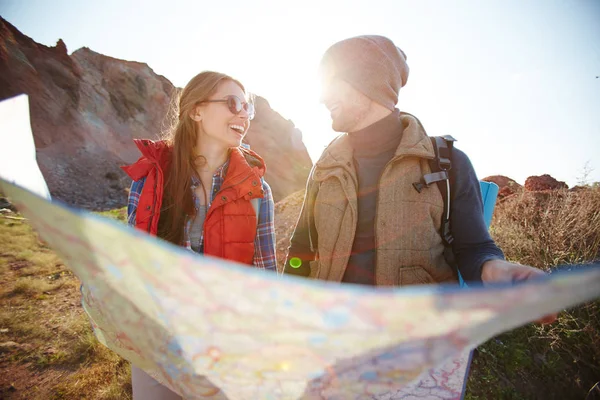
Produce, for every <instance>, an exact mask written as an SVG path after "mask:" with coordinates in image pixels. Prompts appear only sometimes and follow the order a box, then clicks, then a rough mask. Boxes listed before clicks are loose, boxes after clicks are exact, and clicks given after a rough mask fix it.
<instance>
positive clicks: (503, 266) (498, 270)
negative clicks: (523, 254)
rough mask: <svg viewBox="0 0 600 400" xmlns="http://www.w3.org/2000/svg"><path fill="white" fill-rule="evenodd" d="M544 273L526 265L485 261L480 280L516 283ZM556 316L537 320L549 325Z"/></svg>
mask: <svg viewBox="0 0 600 400" xmlns="http://www.w3.org/2000/svg"><path fill="white" fill-rule="evenodd" d="M544 275H546V273H545V272H544V271H542V270H540V269H537V268H533V267H529V266H527V265H519V264H513V263H510V262H508V261H504V260H490V261H486V262H485V263H484V264H483V267H482V268H481V280H482V281H483V283H484V284H486V283H492V282H518V281H526V280H528V279H535V278H540V277H542V276H544ZM557 316H558V314H551V315H546V316H545V317H542V318H541V319H540V320H538V321H537V322H538V323H541V324H551V323H553V322H554V321H556V317H557Z"/></svg>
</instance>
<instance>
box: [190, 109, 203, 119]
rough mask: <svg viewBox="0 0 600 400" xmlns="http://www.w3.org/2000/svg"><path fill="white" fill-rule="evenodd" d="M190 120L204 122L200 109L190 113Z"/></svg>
mask: <svg viewBox="0 0 600 400" xmlns="http://www.w3.org/2000/svg"><path fill="white" fill-rule="evenodd" d="M190 118H191V119H193V120H194V121H196V122H200V121H202V113H201V112H200V107H196V108H194V109H193V110H192V112H191V113H190Z"/></svg>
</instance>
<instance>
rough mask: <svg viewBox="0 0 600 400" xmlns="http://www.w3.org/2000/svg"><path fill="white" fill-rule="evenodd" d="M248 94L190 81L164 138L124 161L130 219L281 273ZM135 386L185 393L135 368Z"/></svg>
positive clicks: (145, 395) (140, 395)
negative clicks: (249, 141) (253, 145)
mask: <svg viewBox="0 0 600 400" xmlns="http://www.w3.org/2000/svg"><path fill="white" fill-rule="evenodd" d="M246 99H247V95H246V91H245V89H244V86H243V85H242V84H241V83H240V82H238V81H237V80H235V79H233V78H231V77H229V76H227V75H225V74H221V73H218V72H211V71H206V72H202V73H200V74H198V75H196V76H195V77H194V78H193V79H192V80H191V81H190V82H189V83H188V84H187V85H186V87H185V88H184V89H183V91H181V93H180V96H179V101H178V102H177V103H174V108H175V111H176V113H175V115H176V118H177V119H176V121H175V123H174V124H173V125H174V127H173V128H172V129H171V130H170V131H169V132H168V133H167V135H166V137H165V138H164V140H161V141H157V142H153V141H151V140H134V141H135V143H136V145H137V146H138V148H139V149H140V151H141V153H142V157H141V158H140V159H139V160H138V161H137V162H136V163H135V164H133V165H130V166H127V167H123V169H124V170H125V172H126V173H127V174H128V175H129V176H130V177H131V178H132V179H133V183H132V185H131V191H130V194H129V205H128V207H127V214H128V223H129V225H131V226H135V227H136V228H138V229H142V230H144V231H146V232H149V233H150V234H152V235H157V236H158V237H160V238H162V239H164V240H167V241H169V242H171V243H173V244H175V245H179V246H185V247H186V248H188V249H190V250H192V251H195V252H197V253H204V254H209V255H212V256H217V257H222V258H226V259H228V260H233V261H237V262H241V263H245V264H249V265H253V266H254V267H256V268H260V269H265V270H272V271H277V269H276V256H275V227H274V218H273V213H274V206H273V197H272V195H271V189H270V187H269V185H268V184H267V182H265V180H264V179H263V175H264V173H265V164H264V162H263V160H262V158H260V156H258V155H257V154H256V153H254V152H253V151H251V150H249V149H247V148H245V147H243V145H242V139H243V138H244V136H245V134H246V132H247V131H248V128H249V126H250V120H251V119H252V118H253V117H254V107H253V104H252V103H250V102H248V101H247V100H246ZM257 214H258V215H257ZM132 386H133V398H134V399H179V396H177V395H176V394H175V393H173V392H172V391H170V390H169V389H168V388H166V387H164V386H162V385H160V384H159V383H158V382H156V381H155V380H154V379H153V378H151V377H150V376H148V375H147V374H146V373H144V372H143V371H141V370H140V369H138V368H136V367H132Z"/></svg>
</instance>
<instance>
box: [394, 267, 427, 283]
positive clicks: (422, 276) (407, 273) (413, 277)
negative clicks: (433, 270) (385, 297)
mask: <svg viewBox="0 0 600 400" xmlns="http://www.w3.org/2000/svg"><path fill="white" fill-rule="evenodd" d="M432 283H435V280H434V279H433V278H432V276H431V274H429V272H427V271H426V270H425V269H424V268H423V267H404V268H400V270H399V271H398V285H399V286H408V285H428V284H432Z"/></svg>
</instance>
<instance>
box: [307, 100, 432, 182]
mask: <svg viewBox="0 0 600 400" xmlns="http://www.w3.org/2000/svg"><path fill="white" fill-rule="evenodd" d="M399 118H400V121H401V122H402V125H403V127H404V132H403V133H402V139H401V140H400V144H399V145H398V148H397V149H396V152H395V154H394V158H393V159H392V161H395V160H398V159H400V158H403V157H406V156H414V157H420V158H426V159H433V158H434V157H435V153H434V150H433V145H432V144H431V140H430V139H429V137H428V136H427V133H426V132H425V129H424V128H423V125H422V124H421V122H420V121H419V120H418V119H417V118H416V117H415V116H413V115H411V114H408V113H405V112H401V113H400V114H399ZM353 165H354V162H353V149H352V146H351V145H350V140H349V138H348V134H347V133H343V134H341V135H340V136H338V137H337V138H336V139H334V140H333V142H331V144H330V145H329V146H328V147H327V148H326V149H325V151H324V152H323V155H322V156H321V158H320V159H319V161H318V162H317V165H316V168H319V169H323V170H327V169H331V168H343V169H348V170H349V172H352V171H353V170H354V168H353Z"/></svg>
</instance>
